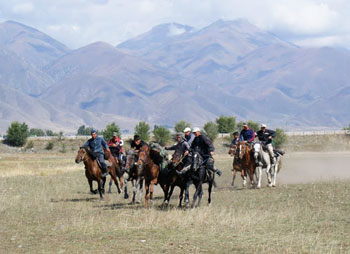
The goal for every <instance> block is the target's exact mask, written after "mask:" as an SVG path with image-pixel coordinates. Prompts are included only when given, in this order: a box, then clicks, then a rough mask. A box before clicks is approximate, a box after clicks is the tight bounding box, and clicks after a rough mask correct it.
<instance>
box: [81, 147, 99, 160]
mask: <svg viewBox="0 0 350 254" xmlns="http://www.w3.org/2000/svg"><path fill="white" fill-rule="evenodd" d="M80 149H84V150H85V151H86V153H87V154H88V156H89V157H90V159H92V160H96V156H95V155H94V153H93V152H92V151H91V150H90V148H88V147H80Z"/></svg>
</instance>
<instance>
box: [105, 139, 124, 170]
mask: <svg viewBox="0 0 350 254" xmlns="http://www.w3.org/2000/svg"><path fill="white" fill-rule="evenodd" d="M123 145H124V141H123V140H122V139H121V138H120V137H118V133H117V132H113V136H112V138H111V139H110V140H109V142H108V146H109V148H110V150H111V153H112V155H113V156H114V157H116V158H117V159H118V160H119V164H120V165H123V166H124V165H125V160H124V151H123Z"/></svg>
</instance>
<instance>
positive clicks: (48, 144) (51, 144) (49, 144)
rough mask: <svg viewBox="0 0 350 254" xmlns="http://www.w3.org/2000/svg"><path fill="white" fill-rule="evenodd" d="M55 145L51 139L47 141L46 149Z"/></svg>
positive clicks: (50, 148)
mask: <svg viewBox="0 0 350 254" xmlns="http://www.w3.org/2000/svg"><path fill="white" fill-rule="evenodd" d="M54 146H55V144H54V143H53V142H52V141H50V142H49V143H47V145H46V146H45V149H46V150H52V149H53V147H54Z"/></svg>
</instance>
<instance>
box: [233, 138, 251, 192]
mask: <svg viewBox="0 0 350 254" xmlns="http://www.w3.org/2000/svg"><path fill="white" fill-rule="evenodd" d="M236 156H237V158H239V160H240V166H241V167H242V170H246V171H247V172H248V174H249V179H250V183H251V185H252V187H255V182H254V175H255V160H254V155H253V153H252V148H251V146H250V145H248V144H247V143H246V142H245V141H239V142H238V143H237V149H236V155H235V157H236Z"/></svg>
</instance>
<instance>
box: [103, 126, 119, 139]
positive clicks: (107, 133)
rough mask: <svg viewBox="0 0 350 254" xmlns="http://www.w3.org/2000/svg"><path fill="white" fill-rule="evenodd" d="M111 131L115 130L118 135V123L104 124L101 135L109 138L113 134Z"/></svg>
mask: <svg viewBox="0 0 350 254" xmlns="http://www.w3.org/2000/svg"><path fill="white" fill-rule="evenodd" d="M113 132H116V133H117V134H118V136H120V128H119V126H118V125H116V124H115V123H110V124H108V125H107V126H106V129H105V130H104V131H102V133H103V137H104V138H105V139H106V140H110V139H111V138H112V136H113Z"/></svg>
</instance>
